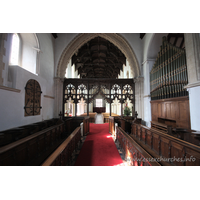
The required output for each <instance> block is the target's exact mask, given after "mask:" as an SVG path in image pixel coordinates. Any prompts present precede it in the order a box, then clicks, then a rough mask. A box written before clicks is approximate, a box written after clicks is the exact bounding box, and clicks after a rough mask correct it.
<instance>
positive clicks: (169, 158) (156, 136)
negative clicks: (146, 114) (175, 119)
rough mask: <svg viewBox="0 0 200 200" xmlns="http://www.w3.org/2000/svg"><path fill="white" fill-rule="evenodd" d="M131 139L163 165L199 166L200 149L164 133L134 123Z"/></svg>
mask: <svg viewBox="0 0 200 200" xmlns="http://www.w3.org/2000/svg"><path fill="white" fill-rule="evenodd" d="M131 137H132V138H133V139H134V140H135V141H136V142H137V143H139V144H140V145H141V146H142V147H143V148H145V149H146V151H148V152H149V153H150V154H151V155H152V156H153V157H157V158H161V159H162V161H163V162H162V161H161V164H162V165H167V164H168V165H178V166H199V165H200V147H199V146H197V145H194V144H191V143H189V142H186V141H183V140H181V139H178V138H176V137H173V136H171V135H168V134H166V133H164V132H162V131H158V130H156V129H153V128H149V127H146V126H143V125H140V124H135V123H132V134H131Z"/></svg>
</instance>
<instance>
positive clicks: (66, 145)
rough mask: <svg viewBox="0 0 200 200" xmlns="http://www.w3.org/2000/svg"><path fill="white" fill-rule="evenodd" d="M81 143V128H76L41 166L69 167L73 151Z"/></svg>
mask: <svg viewBox="0 0 200 200" xmlns="http://www.w3.org/2000/svg"><path fill="white" fill-rule="evenodd" d="M80 141H81V128H80V127H78V128H76V129H75V130H74V131H73V133H72V134H71V135H70V136H69V137H68V138H67V139H66V140H65V141H64V142H63V143H62V144H61V145H60V146H59V147H58V148H57V149H56V150H55V151H54V152H53V153H52V154H51V155H50V156H49V158H47V160H46V161H45V162H44V163H43V164H42V166H66V165H69V163H70V161H71V157H72V153H73V151H74V150H75V149H76V147H77V146H78V143H79V142H80Z"/></svg>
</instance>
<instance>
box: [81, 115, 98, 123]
mask: <svg viewBox="0 0 200 200" xmlns="http://www.w3.org/2000/svg"><path fill="white" fill-rule="evenodd" d="M80 116H82V117H87V113H83V114H81V115H80ZM89 117H90V123H95V120H96V117H97V113H96V112H94V113H89Z"/></svg>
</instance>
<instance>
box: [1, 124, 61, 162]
mask: <svg viewBox="0 0 200 200" xmlns="http://www.w3.org/2000/svg"><path fill="white" fill-rule="evenodd" d="M63 132H64V123H63V122H62V123H60V124H58V125H54V126H51V127H49V128H46V129H43V130H41V131H39V132H36V133H34V134H32V135H29V136H27V137H24V138H22V139H19V140H17V141H15V142H12V143H10V144H8V145H5V146H3V147H1V148H0V165H1V166H13V165H16V166H24V165H25V166H27V165H36V166H37V165H39V164H40V163H41V162H42V161H43V160H44V159H45V158H46V157H47V156H48V154H50V153H51V152H52V150H54V149H55V148H56V147H57V146H58V145H59V144H60V142H61V141H62V140H63V139H62V138H61V134H62V133H63Z"/></svg>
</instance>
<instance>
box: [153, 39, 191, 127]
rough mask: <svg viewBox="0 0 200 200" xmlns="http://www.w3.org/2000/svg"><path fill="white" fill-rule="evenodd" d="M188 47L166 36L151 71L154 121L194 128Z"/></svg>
mask: <svg viewBox="0 0 200 200" xmlns="http://www.w3.org/2000/svg"><path fill="white" fill-rule="evenodd" d="M187 83H188V78H187V66H186V53H185V49H182V48H179V47H176V46H173V45H172V44H170V43H169V42H168V41H167V38H166V37H163V40H162V45H161V47H160V51H159V53H158V56H157V59H156V61H155V63H154V66H153V68H152V70H151V72H150V90H151V115H152V122H151V124H154V123H155V124H156V122H158V123H163V124H166V125H169V126H172V127H180V128H186V129H190V112H189V97H188V92H187V90H186V89H184V86H185V85H186V84H187Z"/></svg>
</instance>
